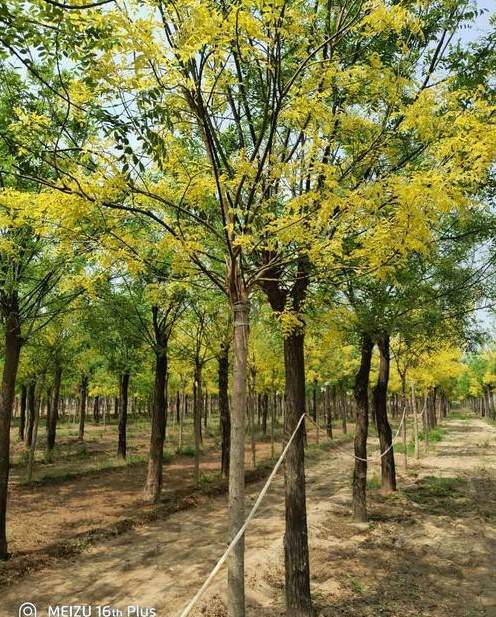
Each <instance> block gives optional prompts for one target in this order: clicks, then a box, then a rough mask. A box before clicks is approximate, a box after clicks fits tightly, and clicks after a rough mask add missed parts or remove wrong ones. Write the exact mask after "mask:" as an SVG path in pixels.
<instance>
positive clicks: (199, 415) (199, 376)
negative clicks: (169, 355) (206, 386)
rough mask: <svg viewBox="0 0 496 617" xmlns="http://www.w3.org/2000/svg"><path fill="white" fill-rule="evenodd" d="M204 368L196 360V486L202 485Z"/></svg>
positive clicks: (194, 386) (194, 423)
mask: <svg viewBox="0 0 496 617" xmlns="http://www.w3.org/2000/svg"><path fill="white" fill-rule="evenodd" d="M202 406H203V396H202V368H201V364H200V361H199V360H198V358H197V359H196V360H195V373H194V383H193V432H194V439H195V465H194V472H193V480H194V483H195V485H196V486H198V484H199V483H200V449H201V421H202Z"/></svg>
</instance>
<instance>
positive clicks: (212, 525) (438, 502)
mask: <svg viewBox="0 0 496 617" xmlns="http://www.w3.org/2000/svg"><path fill="white" fill-rule="evenodd" d="M446 426H447V427H448V433H447V435H446V436H445V438H444V439H443V441H441V442H439V443H437V444H435V445H431V448H430V452H429V454H428V456H424V457H423V458H422V460H421V461H420V463H418V464H417V463H415V462H414V461H412V462H411V468H410V469H409V471H408V472H407V473H404V472H402V473H401V482H400V488H401V490H400V491H399V492H398V493H397V494H395V495H393V496H389V497H386V496H382V495H381V494H380V492H379V491H377V490H373V491H371V497H370V511H371V514H372V516H371V522H370V523H369V524H366V525H354V524H352V523H351V522H350V519H349V510H350V490H349V481H350V474H351V469H352V462H353V458H352V456H351V455H350V448H351V446H350V444H347V445H345V446H342V447H340V448H336V449H332V450H329V451H328V452H322V453H319V455H318V456H316V457H315V458H313V459H312V460H311V461H309V464H308V469H307V478H308V491H307V494H308V510H309V526H310V544H311V564H312V584H313V596H314V599H315V604H316V606H317V609H318V614H319V615H321V616H322V617H330V616H331V615H332V616H338V615H339V616H344V617H351V616H352V615H353V617H400V616H401V617H427V616H429V617H431V616H432V617H496V579H495V577H494V572H495V568H496V508H495V506H496V447H495V446H496V428H495V427H494V426H490V425H488V424H487V423H486V422H485V421H483V420H481V419H478V418H475V417H470V418H469V419H467V420H455V419H452V420H449V421H447V422H446ZM371 451H372V452H374V451H375V448H371ZM401 459H402V457H398V465H400V464H401ZM372 467H374V468H375V469H376V470H377V467H378V465H377V464H375V465H372ZM259 490H260V484H258V485H252V486H250V488H249V494H250V499H249V501H250V502H251V501H252V500H253V499H254V498H255V497H256V494H257V493H258V491H259ZM283 504H284V499H283V487H282V481H281V478H278V479H277V480H276V481H275V483H274V486H273V487H272V489H271V491H270V493H269V495H268V496H267V499H266V501H265V502H264V504H263V506H262V508H261V510H260V512H259V515H258V517H257V519H256V520H255V521H254V523H253V526H252V527H251V528H250V529H249V531H248V533H247V593H248V616H249V617H275V616H276V615H282V614H283V612H284V610H283V568H282V536H283V528H284V511H283ZM225 546H226V503H225V498H224V497H219V498H214V499H210V500H208V502H207V503H204V504H203V505H201V506H199V507H198V508H195V509H193V510H189V511H184V512H179V513H177V514H174V515H172V516H170V517H168V518H167V519H166V520H165V521H158V522H157V523H154V524H150V525H146V526H143V527H139V528H136V529H132V530H130V531H129V532H127V533H124V534H122V535H120V536H118V537H117V538H115V539H113V540H111V541H109V542H106V543H104V544H103V545H101V546H99V547H93V548H91V549H89V550H87V551H85V552H84V553H82V554H81V555H79V556H78V557H77V558H76V559H75V560H74V561H72V562H69V561H67V560H65V561H60V562H59V563H58V564H55V565H54V566H50V567H49V568H47V569H45V570H42V571H39V572H36V573H34V574H31V575H28V576H26V577H24V578H23V579H21V580H20V581H19V582H18V583H17V584H14V585H12V586H10V587H8V588H6V589H5V590H2V592H1V595H0V617H4V616H5V617H7V616H8V617H10V616H12V615H16V614H17V610H18V606H19V604H20V603H22V602H26V601H31V602H34V603H35V604H37V606H38V611H39V612H38V615H41V616H42V617H45V615H46V614H47V612H46V610H47V606H48V605H49V604H51V605H55V604H87V605H88V604H89V605H93V606H95V605H103V604H108V605H111V606H113V607H116V608H119V609H121V610H124V615H126V614H127V613H126V607H127V606H128V605H132V604H139V605H140V606H141V607H142V608H143V609H144V608H146V607H154V608H155V609H157V614H158V615H159V616H160V617H174V616H176V615H177V614H178V612H179V611H180V609H181V608H182V607H183V605H184V604H186V603H187V601H188V600H189V599H190V598H191V596H192V595H193V594H194V593H195V591H196V590H197V588H198V587H199V586H200V584H201V582H202V580H203V578H204V577H205V576H206V575H207V574H208V572H209V570H210V569H211V567H212V566H213V565H214V564H215V562H216V560H217V558H218V557H219V556H220V555H221V554H222V552H223V550H224V548H225ZM224 579H225V576H224V575H223V573H221V574H220V575H219V578H218V579H217V581H216V582H215V583H214V586H213V587H212V588H211V589H210V591H209V592H208V595H207V596H206V598H205V599H204V600H203V601H202V602H201V603H200V606H199V607H198V609H197V610H196V612H195V615H205V616H207V617H208V616H210V617H223V616H224V615H225V611H224V607H223V599H224V595H225V581H224ZM93 614H96V612H94V613H93ZM142 615H143V617H145V613H144V612H143V613H142Z"/></svg>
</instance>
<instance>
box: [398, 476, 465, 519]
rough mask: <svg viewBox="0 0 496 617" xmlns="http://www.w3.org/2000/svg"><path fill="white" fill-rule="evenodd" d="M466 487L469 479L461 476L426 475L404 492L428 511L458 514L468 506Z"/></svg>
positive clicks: (438, 513)
mask: <svg viewBox="0 0 496 617" xmlns="http://www.w3.org/2000/svg"><path fill="white" fill-rule="evenodd" d="M466 488H467V481H466V480H463V479H461V478H437V477H435V476H426V477H425V478H422V479H421V480H420V481H419V482H417V483H416V485H415V486H413V487H410V488H408V489H405V491H404V492H405V495H406V496H407V497H408V498H409V499H410V500H411V501H413V502H414V503H416V504H417V505H419V506H421V507H422V509H423V510H425V511H426V512H429V513H431V514H436V515H456V516H458V515H460V513H461V512H462V511H464V510H466V508H467V499H466V497H465V492H464V491H465V490H466Z"/></svg>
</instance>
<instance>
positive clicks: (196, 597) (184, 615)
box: [179, 414, 305, 617]
mask: <svg viewBox="0 0 496 617" xmlns="http://www.w3.org/2000/svg"><path fill="white" fill-rule="evenodd" d="M304 418H305V414H302V416H301V418H300V419H299V420H298V424H297V425H296V428H295V430H294V431H293V434H292V435H291V437H290V438H289V441H288V443H287V444H286V446H285V448H284V450H283V451H282V452H281V456H280V457H279V459H278V460H277V463H276V464H275V465H274V469H273V470H272V472H271V474H270V476H269V477H268V478H267V481H266V483H265V485H264V487H263V489H262V490H261V491H260V494H259V495H258V497H257V500H256V501H255V503H254V505H253V508H252V509H251V511H250V513H249V514H248V516H247V518H246V520H245V522H244V523H243V525H242V526H241V527H240V528H239V531H238V533H237V534H236V535H235V536H234V538H233V539H232V540H231V543H230V544H229V546H228V547H227V549H226V550H225V552H224V554H223V555H222V557H221V558H220V559H219V561H218V562H217V563H216V564H215V566H214V568H213V569H212V571H211V572H210V574H209V575H208V576H207V578H206V580H205V582H204V583H203V585H202V586H201V587H200V589H199V590H198V591H197V593H196V594H195V595H194V596H193V598H192V599H191V601H190V602H189V604H188V605H187V606H186V607H185V608H184V610H183V611H182V613H180V615H179V617H187V616H188V615H189V614H190V612H191V610H192V609H193V607H194V606H195V604H196V603H197V602H198V600H199V599H200V598H201V597H202V595H203V594H204V593H205V591H206V590H207V588H208V587H209V585H210V583H211V582H212V581H213V579H214V578H215V576H216V574H217V573H218V572H219V570H220V569H221V567H222V566H223V564H224V562H225V561H226V559H227V558H228V556H229V554H230V553H231V551H232V550H233V548H234V547H235V546H236V544H237V543H238V542H239V541H240V540H241V538H242V537H243V535H244V533H245V531H246V529H247V528H248V525H249V524H250V522H251V521H252V519H253V517H254V516H255V514H256V512H257V510H258V508H259V506H260V504H261V503H262V500H263V498H264V497H265V495H266V493H267V491H268V490H269V487H270V485H271V483H272V480H273V479H274V476H275V475H276V473H277V471H278V469H279V467H280V466H281V463H282V462H283V460H284V457H285V456H286V454H287V452H288V450H289V447H290V446H291V444H292V442H293V440H294V438H295V436H296V433H297V432H298V429H299V428H300V426H301V423H302V422H303V419H304Z"/></svg>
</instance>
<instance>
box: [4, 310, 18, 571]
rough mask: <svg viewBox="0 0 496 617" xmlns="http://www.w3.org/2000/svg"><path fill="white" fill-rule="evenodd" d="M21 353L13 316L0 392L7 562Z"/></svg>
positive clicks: (8, 328)
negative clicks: (12, 439)
mask: <svg viewBox="0 0 496 617" xmlns="http://www.w3.org/2000/svg"><path fill="white" fill-rule="evenodd" d="M20 353H21V327H20V323H19V319H18V316H17V314H16V313H14V314H10V315H9V316H8V317H7V319H6V323H5V334H4V358H3V359H4V362H3V372H2V389H1V392H0V559H1V560H4V559H7V558H8V556H9V553H8V550H7V533H6V532H7V529H6V515H7V493H8V484H9V467H10V424H11V421H12V408H13V405H14V398H15V384H16V377H17V369H18V368H19V356H20Z"/></svg>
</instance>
